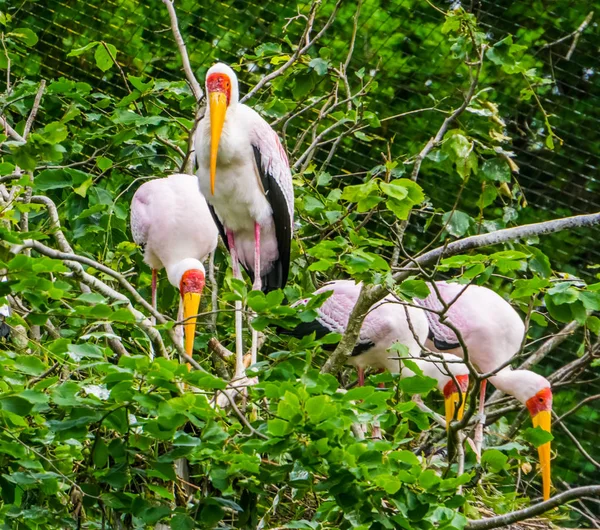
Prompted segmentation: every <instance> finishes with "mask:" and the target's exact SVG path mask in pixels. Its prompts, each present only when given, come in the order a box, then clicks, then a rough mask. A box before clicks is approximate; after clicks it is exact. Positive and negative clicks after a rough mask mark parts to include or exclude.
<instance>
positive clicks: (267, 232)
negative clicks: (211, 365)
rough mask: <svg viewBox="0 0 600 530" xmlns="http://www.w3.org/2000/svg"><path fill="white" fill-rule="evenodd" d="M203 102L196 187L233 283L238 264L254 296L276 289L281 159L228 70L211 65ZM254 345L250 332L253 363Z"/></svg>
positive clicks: (286, 222)
mask: <svg viewBox="0 0 600 530" xmlns="http://www.w3.org/2000/svg"><path fill="white" fill-rule="evenodd" d="M206 94H207V96H208V108H207V113H206V116H205V117H204V118H203V119H202V120H201V121H200V123H199V124H198V129H197V131H196V136H195V146H196V158H197V162H198V179H199V181H200V188H201V190H202V192H203V193H204V194H205V196H206V199H207V201H208V203H209V205H210V210H211V213H212V214H213V217H214V219H215V223H216V224H217V226H218V228H219V232H220V233H221V238H222V239H223V242H224V243H225V245H226V246H227V248H228V249H229V252H230V253H231V264H232V268H233V275H234V277H235V278H238V279H241V277H242V276H241V272H240V269H239V263H240V262H241V264H242V266H243V267H244V268H245V269H246V272H248V275H249V276H250V278H251V279H252V282H253V289H255V290H261V289H262V290H263V291H265V292H268V291H271V290H273V289H282V288H283V287H284V286H285V284H286V282H287V277H288V273H289V266H290V245H291V240H292V230H293V223H294V191H293V187H292V174H291V171H290V166H289V163H288V160H287V156H286V154H285V151H284V150H283V147H282V145H281V142H280V141H279V138H278V137H277V134H276V133H275V131H274V130H273V129H272V128H271V126H270V125H269V124H268V123H267V122H266V121H265V120H264V119H263V118H261V116H260V115H259V114H258V113H257V112H255V111H254V110H253V109H251V108H250V107H247V106H246V105H243V104H241V103H239V90H238V81H237V77H236V75H235V72H234V71H233V70H232V69H231V68H229V66H227V65H225V64H222V63H217V64H215V65H214V66H212V67H211V68H210V69H209V70H208V72H207V73H206ZM241 310H242V307H241V302H239V301H236V315H235V318H236V323H235V328H236V371H235V375H236V377H241V376H242V375H243V373H244V366H243V343H242V313H241ZM257 342H258V336H257V333H256V331H255V330H252V355H251V362H252V363H255V362H256V354H257Z"/></svg>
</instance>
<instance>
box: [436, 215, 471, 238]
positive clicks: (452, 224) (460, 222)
mask: <svg viewBox="0 0 600 530" xmlns="http://www.w3.org/2000/svg"><path fill="white" fill-rule="evenodd" d="M442 223H444V225H445V227H446V230H447V231H448V233H449V234H450V235H452V236H454V237H461V236H463V235H465V234H466V233H467V230H469V226H470V224H471V217H469V215H467V214H466V213H465V212H461V211H460V210H454V211H453V212H446V213H445V214H444V215H443V217H442Z"/></svg>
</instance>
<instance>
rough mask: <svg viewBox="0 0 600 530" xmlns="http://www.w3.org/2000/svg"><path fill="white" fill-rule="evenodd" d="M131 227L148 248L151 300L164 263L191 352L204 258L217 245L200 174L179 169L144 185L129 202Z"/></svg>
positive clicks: (145, 250)
mask: <svg viewBox="0 0 600 530" xmlns="http://www.w3.org/2000/svg"><path fill="white" fill-rule="evenodd" d="M131 232H132V234H133V240H134V241H135V242H136V243H137V244H138V245H140V246H141V247H142V248H143V250H144V262H145V263H146V264H147V265H148V266H150V268H151V269H152V303H153V305H155V303H156V274H157V271H158V270H160V269H162V268H163V267H164V268H165V269H166V270H167V278H168V279H169V283H170V284H171V285H173V287H175V288H176V289H177V290H178V291H179V293H180V296H181V297H180V309H181V307H183V311H182V312H183V315H182V317H183V321H184V333H185V351H186V353H187V354H188V355H192V351H193V348H194V332H195V328H196V315H197V313H198V308H199V306H200V297H201V295H202V289H203V288H204V284H205V277H206V272H205V269H204V265H203V264H202V262H203V261H204V259H205V258H206V257H207V256H208V255H209V254H210V253H211V252H212V251H213V250H214V249H215V248H216V246H217V237H218V233H217V227H216V226H215V223H214V221H213V218H212V215H211V214H210V212H209V211H208V206H207V204H206V200H205V199H204V197H203V196H202V194H201V193H200V188H199V187H198V179H197V178H196V177H195V176H193V175H184V174H175V175H171V176H169V177H166V178H161V179H154V180H150V181H148V182H145V183H144V184H142V185H141V186H140V187H139V188H138V190H137V191H136V192H135V195H134V196H133V200H132V201H131ZM180 313H181V311H180ZM179 318H181V316H180V317H179Z"/></svg>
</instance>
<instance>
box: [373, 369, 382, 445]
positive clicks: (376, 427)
mask: <svg viewBox="0 0 600 530" xmlns="http://www.w3.org/2000/svg"><path fill="white" fill-rule="evenodd" d="M383 372H385V368H380V369H379V370H377V373H378V374H382V373H383ZM377 386H378V387H379V388H384V389H385V383H379V385H377ZM371 436H372V438H374V439H375V440H382V439H383V436H381V424H380V423H379V419H376V420H375V421H374V422H373V430H372V435H371Z"/></svg>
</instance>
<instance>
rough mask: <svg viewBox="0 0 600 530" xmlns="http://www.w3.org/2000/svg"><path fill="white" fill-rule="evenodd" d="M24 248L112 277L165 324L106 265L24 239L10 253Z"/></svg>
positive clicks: (161, 318) (161, 319)
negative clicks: (50, 254)
mask: <svg viewBox="0 0 600 530" xmlns="http://www.w3.org/2000/svg"><path fill="white" fill-rule="evenodd" d="M24 248H31V249H33V250H36V251H38V252H40V253H41V254H45V255H49V254H48V252H51V253H52V254H53V255H52V256H51V257H53V258H55V259H60V260H63V261H76V262H78V263H83V264H84V265H87V266H88V267H93V268H94V269H96V270H98V271H100V272H103V273H104V274H107V275H108V276H112V277H113V278H114V279H115V280H117V281H118V282H119V283H120V284H121V286H122V287H124V288H125V290H126V291H128V292H129V293H130V294H131V296H133V298H134V300H135V301H136V302H137V303H139V304H140V305H141V306H142V307H143V308H144V309H145V310H146V311H148V312H149V313H150V314H151V315H152V316H153V317H154V318H156V321H157V322H159V323H160V324H166V322H167V319H166V318H165V317H164V316H163V315H162V314H161V313H159V312H158V311H156V310H155V309H154V308H153V307H152V305H150V304H149V303H148V302H147V301H146V300H144V298H142V296H141V295H140V294H139V293H138V292H137V290H136V289H135V287H134V286H133V285H131V284H130V283H129V282H128V281H127V280H126V279H125V278H124V277H123V275H121V274H119V273H118V272H117V271H114V270H113V269H111V268H110V267H107V266H106V265H102V263H99V262H97V261H95V260H93V259H90V258H87V257H85V256H80V255H79V254H75V253H73V252H59V251H57V250H54V249H51V248H50V247H47V246H45V245H43V244H42V243H40V242H39V241H34V240H31V239H26V240H25V241H23V244H22V245H17V246H15V247H13V249H12V252H13V253H14V254H18V253H19V252H21V251H22V249H24Z"/></svg>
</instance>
